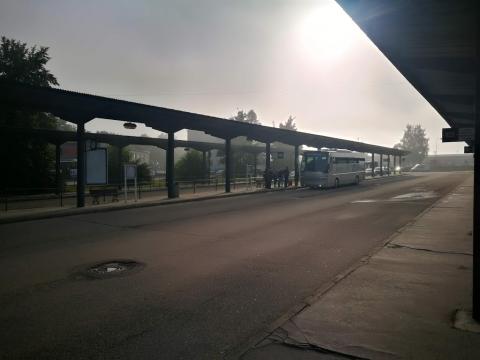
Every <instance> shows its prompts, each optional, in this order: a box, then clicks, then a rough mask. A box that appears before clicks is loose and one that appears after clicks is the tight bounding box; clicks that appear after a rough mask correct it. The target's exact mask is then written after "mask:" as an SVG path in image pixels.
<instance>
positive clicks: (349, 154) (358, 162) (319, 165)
mask: <svg viewBox="0 0 480 360" xmlns="http://www.w3.org/2000/svg"><path fill="white" fill-rule="evenodd" d="M363 179H365V155H364V154H363V153H358V152H353V151H349V150H339V149H326V148H322V149H321V150H319V151H304V153H303V159H302V166H301V173H300V181H301V183H302V185H303V186H308V187H312V188H313V187H338V186H340V185H346V184H358V183H360V181H362V180H363Z"/></svg>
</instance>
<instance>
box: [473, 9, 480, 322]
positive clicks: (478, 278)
mask: <svg viewBox="0 0 480 360" xmlns="http://www.w3.org/2000/svg"><path fill="white" fill-rule="evenodd" d="M477 10H478V7H477ZM478 17H479V14H478V11H477V20H478ZM476 26H477V29H476V30H477V34H476V35H477V44H476V76H475V92H476V94H475V142H474V180H473V279H472V282H473V291H472V295H473V296H472V313H473V318H474V319H475V320H476V321H480V44H479V43H478V37H479V36H480V24H479V23H478V21H477V24H476Z"/></svg>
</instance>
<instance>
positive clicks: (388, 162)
mask: <svg viewBox="0 0 480 360" xmlns="http://www.w3.org/2000/svg"><path fill="white" fill-rule="evenodd" d="M387 169H388V172H387V175H388V176H390V154H388V158H387Z"/></svg>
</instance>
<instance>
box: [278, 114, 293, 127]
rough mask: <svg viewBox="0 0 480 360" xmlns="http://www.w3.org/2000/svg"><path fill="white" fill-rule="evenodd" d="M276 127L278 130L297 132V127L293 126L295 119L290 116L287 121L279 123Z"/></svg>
mask: <svg viewBox="0 0 480 360" xmlns="http://www.w3.org/2000/svg"><path fill="white" fill-rule="evenodd" d="M278 127H279V128H280V129H287V130H293V131H297V125H296V124H295V117H293V116H292V115H290V116H289V117H288V119H287V121H285V123H280V124H279V125H278Z"/></svg>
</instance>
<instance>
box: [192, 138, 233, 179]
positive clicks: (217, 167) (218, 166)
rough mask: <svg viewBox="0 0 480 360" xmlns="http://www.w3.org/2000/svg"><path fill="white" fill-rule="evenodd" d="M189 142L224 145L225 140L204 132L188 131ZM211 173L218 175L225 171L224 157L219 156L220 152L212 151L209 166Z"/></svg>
mask: <svg viewBox="0 0 480 360" xmlns="http://www.w3.org/2000/svg"><path fill="white" fill-rule="evenodd" d="M187 141H201V142H209V143H218V144H220V143H224V142H225V140H223V139H220V138H217V137H214V136H211V135H208V134H205V133H204V132H203V131H198V130H187ZM208 168H209V169H210V173H217V172H219V171H223V170H224V169H225V165H224V164H223V156H220V155H219V152H218V150H211V151H210V164H209V166H208Z"/></svg>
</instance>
